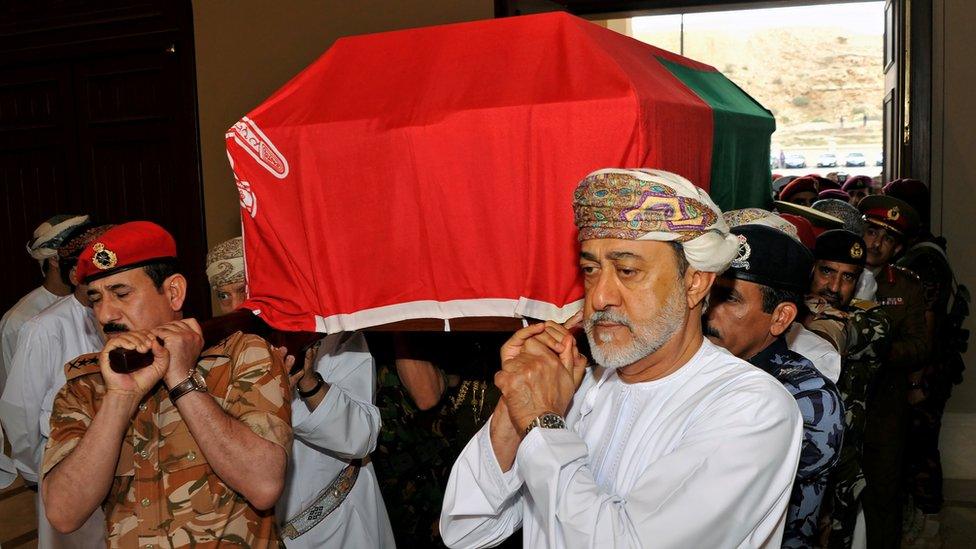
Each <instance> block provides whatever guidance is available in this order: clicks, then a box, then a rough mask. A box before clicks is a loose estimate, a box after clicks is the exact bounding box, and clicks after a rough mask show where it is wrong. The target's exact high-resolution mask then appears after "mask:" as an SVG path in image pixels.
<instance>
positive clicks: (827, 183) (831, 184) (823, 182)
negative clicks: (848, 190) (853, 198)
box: [809, 174, 840, 192]
mask: <svg viewBox="0 0 976 549" xmlns="http://www.w3.org/2000/svg"><path fill="white" fill-rule="evenodd" d="M809 177H812V178H814V179H816V180H817V190H818V191H820V192H823V191H826V190H829V189H838V190H840V183H838V182H837V180H836V179H831V178H829V177H824V176H822V175H817V174H811V175H810V176H809Z"/></svg>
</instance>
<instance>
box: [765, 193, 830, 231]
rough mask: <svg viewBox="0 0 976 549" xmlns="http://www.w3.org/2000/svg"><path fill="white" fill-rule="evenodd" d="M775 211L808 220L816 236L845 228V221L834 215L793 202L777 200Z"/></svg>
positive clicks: (774, 203) (774, 206)
mask: <svg viewBox="0 0 976 549" xmlns="http://www.w3.org/2000/svg"><path fill="white" fill-rule="evenodd" d="M773 209H775V210H776V211H777V212H779V213H780V214H784V213H789V214H793V215H798V216H800V217H802V218H804V219H806V220H807V221H809V222H810V225H811V226H812V227H813V234H814V236H816V235H818V234H820V233H822V232H824V231H827V230H830V229H840V228H842V227H843V226H844V221H843V220H842V219H837V218H836V217H834V216H832V215H828V214H825V213H823V212H821V211H817V210H815V209H813V208H811V207H809V206H801V205H799V204H793V203H792V202H783V201H780V200H775V201H773Z"/></svg>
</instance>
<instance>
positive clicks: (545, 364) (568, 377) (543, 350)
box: [495, 313, 587, 436]
mask: <svg viewBox="0 0 976 549" xmlns="http://www.w3.org/2000/svg"><path fill="white" fill-rule="evenodd" d="M581 319H582V314H579V313H578V314H577V315H575V316H574V317H573V318H571V319H570V320H569V321H568V322H567V323H566V324H565V325H561V324H558V323H556V322H552V321H548V322H545V323H539V324H533V325H532V326H528V327H526V328H522V329H521V330H519V331H518V332H515V334H514V335H513V336H512V337H511V338H510V339H509V340H508V341H507V342H506V343H505V344H504V345H503V346H502V350H501V360H502V369H501V371H499V372H498V373H496V374H495V386H497V387H498V389H499V390H500V391H501V392H502V401H501V402H499V405H500V406H501V405H504V406H505V407H506V408H507V413H508V417H509V419H510V421H511V422H512V426H513V427H514V428H515V431H516V433H518V434H519V435H520V436H521V435H522V434H523V433H524V432H525V429H526V428H527V427H528V425H529V423H531V422H532V421H533V420H534V419H535V418H537V417H539V416H540V415H542V414H544V413H546V412H554V413H557V414H559V415H561V416H564V417H565V415H566V413H567V412H568V411H569V406H570V404H571V403H572V400H573V395H574V394H575V393H576V390H577V389H578V388H579V386H580V383H581V382H582V381H583V375H584V374H585V373H586V364H587V361H586V358H585V357H584V356H583V355H581V354H580V353H579V350H578V349H577V348H576V339H575V338H574V337H573V335H572V334H571V333H570V330H572V329H573V328H574V327H575V326H577V325H578V324H579V322H580V320H581ZM496 412H497V411H496Z"/></svg>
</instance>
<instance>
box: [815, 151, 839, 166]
mask: <svg viewBox="0 0 976 549" xmlns="http://www.w3.org/2000/svg"><path fill="white" fill-rule="evenodd" d="M817 167H818V168H836V167H837V155H835V154H833V153H823V154H822V155H820V158H817Z"/></svg>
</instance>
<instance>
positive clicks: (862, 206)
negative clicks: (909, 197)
mask: <svg viewBox="0 0 976 549" xmlns="http://www.w3.org/2000/svg"><path fill="white" fill-rule="evenodd" d="M857 209H858V210H860V212H861V213H862V214H864V221H866V222H868V223H870V224H872V225H877V226H879V227H881V228H883V229H886V230H888V231H890V232H892V233H895V234H896V235H899V236H909V235H911V234H912V233H914V232H915V231H917V230H918V228H919V226H920V223H921V221H920V220H919V217H918V212H916V211H915V208H913V207H912V206H911V205H910V204H908V202H905V201H904V200H898V199H897V198H895V197H893V196H885V195H880V194H874V195H870V196H866V197H864V198H863V199H862V200H861V201H860V202H858V204H857Z"/></svg>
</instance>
